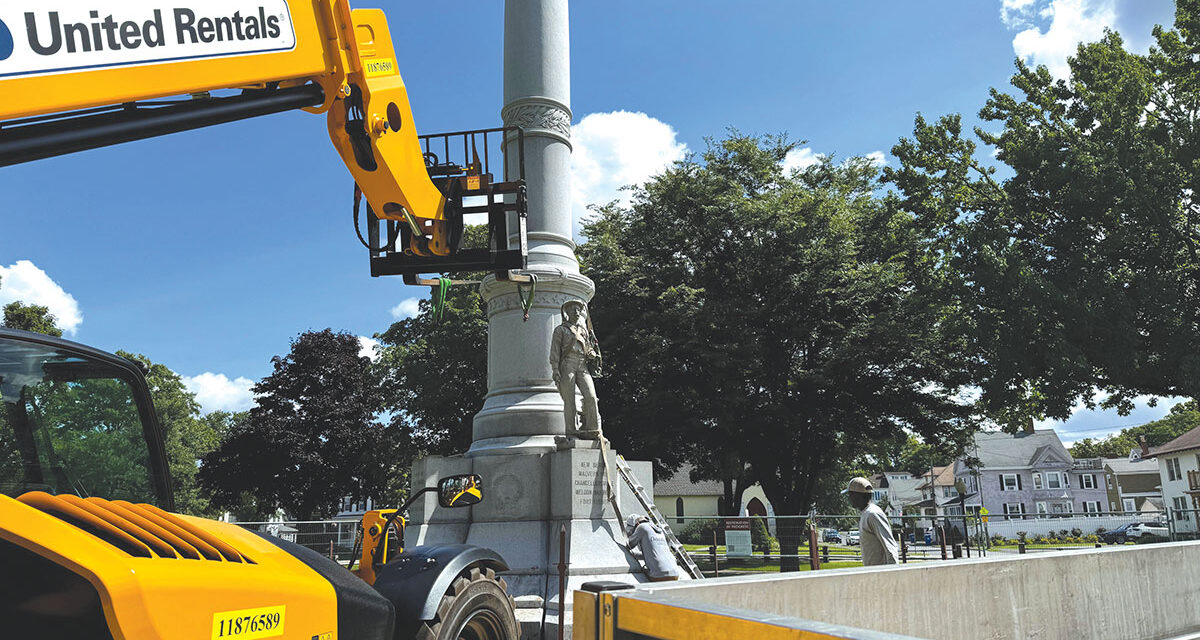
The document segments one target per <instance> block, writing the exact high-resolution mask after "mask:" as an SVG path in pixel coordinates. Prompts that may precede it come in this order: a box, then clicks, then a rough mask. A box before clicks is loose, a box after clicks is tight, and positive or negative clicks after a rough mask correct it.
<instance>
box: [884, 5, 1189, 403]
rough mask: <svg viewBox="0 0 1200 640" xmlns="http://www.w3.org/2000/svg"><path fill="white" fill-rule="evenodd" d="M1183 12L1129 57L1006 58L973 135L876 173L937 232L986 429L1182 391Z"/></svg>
mask: <svg viewBox="0 0 1200 640" xmlns="http://www.w3.org/2000/svg"><path fill="white" fill-rule="evenodd" d="M1198 10H1200V2H1198V1H1197V0H1179V1H1178V2H1177V13H1176V28H1175V29H1174V30H1167V29H1163V28H1156V29H1155V30H1154V36H1155V39H1156V43H1157V44H1156V46H1155V47H1153V48H1152V49H1151V50H1150V52H1149V53H1148V54H1146V55H1140V54H1135V53H1131V52H1129V51H1128V50H1126V49H1125V47H1124V42H1123V41H1122V39H1121V37H1120V36H1119V35H1117V34H1116V33H1112V32H1108V33H1106V35H1105V36H1104V38H1103V39H1102V40H1101V41H1099V42H1095V43H1091V44H1085V45H1081V46H1080V47H1079V48H1078V50H1077V52H1076V55H1075V56H1074V57H1073V58H1071V60H1070V69H1071V74H1070V77H1069V78H1066V79H1064V80H1055V79H1054V78H1053V77H1052V76H1051V75H1050V73H1049V71H1048V70H1047V69H1046V68H1044V67H1039V68H1036V69H1033V68H1029V67H1027V66H1026V65H1024V64H1023V63H1021V62H1020V61H1018V63H1017V73H1016V75H1014V76H1013V78H1012V85H1013V87H1014V88H1015V89H1016V92H1015V94H1008V93H1004V92H1001V91H998V90H993V91H992V92H991V97H990V99H989V100H988V101H987V104H986V106H985V107H984V108H983V109H982V111H981V112H980V117H981V118H982V119H983V120H984V121H985V123H987V124H985V125H984V126H983V127H981V128H979V129H978V130H977V131H976V135H977V137H978V139H979V140H981V141H982V142H983V143H984V144H985V145H987V146H990V147H992V148H993V149H994V155H995V157H996V159H997V160H998V161H999V162H1001V163H1003V164H1005V165H1007V170H1006V171H1004V172H1003V174H1011V177H1008V178H1007V179H1005V180H1003V181H999V180H998V179H997V174H996V173H995V172H994V171H993V170H992V169H990V168H987V167H986V166H985V165H984V164H983V163H981V162H980V161H979V159H978V157H979V155H982V152H983V151H984V150H983V149H978V148H977V146H976V144H975V142H974V141H972V140H971V139H969V137H968V136H965V135H964V134H963V132H962V127H961V120H960V119H959V118H958V117H956V116H951V117H946V118H942V119H940V120H938V121H936V122H932V123H931V122H927V121H925V120H924V119H921V118H918V119H917V124H916V128H915V131H914V135H913V137H912V138H911V139H906V140H902V141H901V142H900V143H899V144H898V145H897V146H896V147H895V148H894V149H893V155H895V156H896V157H897V158H898V159H899V160H900V163H901V166H900V167H899V168H896V169H892V170H889V171H888V175H887V177H888V178H889V179H890V180H891V181H892V182H893V183H894V184H895V185H896V187H897V188H898V190H899V192H900V193H901V195H902V199H903V206H904V208H905V209H906V210H908V211H911V212H913V213H915V214H916V215H917V217H918V220H919V221H920V223H921V224H922V225H924V226H926V227H927V228H929V229H930V230H931V231H932V232H933V233H935V234H936V235H938V236H939V237H940V238H942V241H943V246H944V252H943V253H942V254H941V256H940V257H939V260H941V261H942V262H943V263H944V264H945V265H946V266H947V267H949V268H950V269H951V270H952V271H953V272H955V273H956V274H958V276H959V277H958V283H959V285H960V289H959V297H960V300H961V304H962V308H963V309H964V311H965V312H966V313H965V314H964V315H963V317H965V318H969V319H970V322H969V324H967V325H964V326H963V329H964V331H963V335H964V339H967V340H970V341H971V343H972V345H973V349H974V350H975V351H976V353H978V354H979V358H978V360H977V364H978V365H979V366H978V368H977V370H976V377H977V379H978V382H979V385H980V387H981V389H982V392H983V403H984V405H985V406H986V407H988V408H989V409H990V411H991V412H992V414H993V415H994V416H995V417H997V418H998V419H999V420H1001V421H1002V422H1005V423H1007V424H1009V425H1016V424H1019V423H1020V422H1022V421H1024V420H1025V419H1026V418H1027V417H1028V416H1030V415H1046V416H1052V417H1057V418H1065V417H1067V416H1068V415H1069V414H1070V411H1071V407H1072V406H1073V405H1075V404H1076V403H1077V402H1082V403H1084V404H1087V405H1089V406H1092V405H1093V404H1094V402H1093V400H1092V398H1093V397H1094V392H1095V390H1096V389H1097V388H1098V389H1101V390H1104V391H1105V392H1107V393H1106V396H1105V397H1106V398H1107V400H1105V401H1104V402H1103V404H1105V405H1106V406H1113V407H1117V408H1118V409H1120V410H1122V411H1126V410H1128V409H1129V408H1131V406H1132V399H1133V398H1134V397H1136V396H1137V395H1141V394H1152V395H1157V396H1184V397H1192V398H1195V397H1197V396H1200V200H1198V199H1197V196H1196V195H1195V194H1196V193H1197V190H1198V189H1200V62H1198V61H1197V60H1198V59H1200V58H1198V54H1200V11H1198Z"/></svg>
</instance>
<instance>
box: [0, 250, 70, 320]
mask: <svg viewBox="0 0 1200 640" xmlns="http://www.w3.org/2000/svg"><path fill="white" fill-rule="evenodd" d="M16 300H20V301H21V302H23V303H25V304H36V305H40V306H43V307H46V308H48V309H49V310H50V313H52V314H54V318H55V319H56V320H57V324H58V327H59V328H60V329H62V330H63V331H65V332H66V333H69V334H71V335H74V334H75V332H76V331H77V330H78V329H79V325H80V323H82V322H83V313H82V312H81V311H80V310H79V303H78V302H76V301H75V298H74V297H73V296H72V295H71V294H69V293H67V292H66V291H64V290H63V288H62V287H61V286H59V284H58V283H57V282H55V281H54V280H52V279H50V276H48V275H46V272H45V271H42V270H41V269H39V268H38V267H37V266H36V265H35V264H33V263H32V262H30V261H28V260H18V261H17V262H16V263H15V264H13V265H10V266H8V267H0V306H3V305H6V304H8V303H10V302H13V301H16Z"/></svg>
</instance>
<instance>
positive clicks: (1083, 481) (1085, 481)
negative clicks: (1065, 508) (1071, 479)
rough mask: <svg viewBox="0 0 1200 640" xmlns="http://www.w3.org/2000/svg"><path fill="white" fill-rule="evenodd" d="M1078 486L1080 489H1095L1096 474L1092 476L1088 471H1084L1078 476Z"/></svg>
mask: <svg viewBox="0 0 1200 640" xmlns="http://www.w3.org/2000/svg"><path fill="white" fill-rule="evenodd" d="M1079 488H1080V489H1095V488H1096V476H1094V475H1092V474H1090V473H1085V474H1083V475H1081V476H1079Z"/></svg>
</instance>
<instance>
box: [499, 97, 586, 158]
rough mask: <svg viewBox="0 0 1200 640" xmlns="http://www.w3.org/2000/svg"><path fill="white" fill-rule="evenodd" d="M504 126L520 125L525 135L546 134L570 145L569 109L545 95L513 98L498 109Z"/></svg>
mask: <svg viewBox="0 0 1200 640" xmlns="http://www.w3.org/2000/svg"><path fill="white" fill-rule="evenodd" d="M500 118H501V119H502V120H504V126H506V127H521V128H522V129H524V130H525V135H526V136H547V137H550V138H554V139H555V140H558V141H560V142H562V143H563V144H565V145H567V146H568V147H569V146H571V109H570V107H568V106H567V105H565V104H563V103H561V102H559V101H557V100H554V99H553V98H546V97H541V96H538V97H529V98H520V99H517V100H514V101H512V102H510V103H508V104H507V105H505V106H504V108H503V109H501V110H500Z"/></svg>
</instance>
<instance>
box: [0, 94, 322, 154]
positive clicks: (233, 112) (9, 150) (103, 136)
mask: <svg viewBox="0 0 1200 640" xmlns="http://www.w3.org/2000/svg"><path fill="white" fill-rule="evenodd" d="M324 100H325V92H324V91H322V90H321V87H320V85H316V84H306V85H303V86H299V87H288V88H285V89H263V90H247V91H244V92H242V93H241V94H240V95H236V96H230V97H225V98H205V99H198V100H180V101H179V102H178V103H173V104H169V105H166V106H154V107H136V108H133V107H131V108H125V109H120V110H117V111H111V112H105V113H99V114H94V115H83V116H78V117H67V118H63V119H59V120H51V121H45V122H36V123H31V124H18V125H16V126H5V124H4V123H0V167H4V166H9V165H14V164H20V163H22V162H32V161H34V160H41V159H43V158H52V157H54V156H61V155H66V154H68V153H76V152H79V151H87V150H88V149H98V148H100V147H107V146H111V145H114V144H121V143H123V142H133V141H134V140H144V139H146V138H154V137H157V136H163V135H167V134H169V133H179V132H181V131H190V130H192V129H199V128H202V127H209V126H212V125H217V124H225V123H227V122H235V121H237V120H245V119H247V118H255V117H258V116H265V115H270V114H272V113H280V112H283V111H291V110H292V109H302V108H304V107H312V106H316V105H319V104H321V103H322V102H324ZM65 115H66V114H65Z"/></svg>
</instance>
